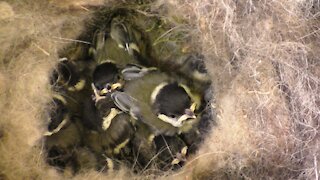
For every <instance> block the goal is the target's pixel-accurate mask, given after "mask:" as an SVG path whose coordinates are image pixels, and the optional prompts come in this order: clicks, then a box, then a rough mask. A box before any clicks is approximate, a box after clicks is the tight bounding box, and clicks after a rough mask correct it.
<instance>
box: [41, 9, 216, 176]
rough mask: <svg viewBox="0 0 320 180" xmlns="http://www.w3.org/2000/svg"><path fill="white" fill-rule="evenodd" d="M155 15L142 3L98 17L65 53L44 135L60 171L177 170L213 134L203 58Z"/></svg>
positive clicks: (184, 35)
mask: <svg viewBox="0 0 320 180" xmlns="http://www.w3.org/2000/svg"><path fill="white" fill-rule="evenodd" d="M163 8H165V7H163ZM160 10H161V9H160ZM149 11H150V12H149ZM158 11H159V10H158ZM142 12H145V13H142ZM157 13H158V12H157V11H151V10H150V7H148V6H145V7H144V6H143V4H140V5H135V6H134V5H132V6H127V7H122V8H103V9H101V10H98V11H97V12H96V13H95V15H94V17H93V19H91V20H90V22H91V24H90V25H88V26H87V27H86V29H85V30H84V32H82V34H81V35H80V36H79V37H78V38H77V39H76V40H75V41H77V43H74V44H71V45H70V46H68V47H66V48H64V49H63V50H62V51H61V52H60V53H59V61H58V63H57V65H56V66H55V68H54V69H53V71H52V73H50V74H49V79H50V89H51V91H50V92H51V93H52V94H53V95H52V96H53V99H52V100H51V102H50V103H49V107H48V108H47V111H49V113H48V115H47V116H45V117H46V118H47V119H48V121H47V122H48V128H47V129H48V131H47V132H45V133H44V135H45V138H44V147H45V150H46V153H47V161H48V163H49V164H50V165H52V166H54V167H55V168H57V169H58V170H59V171H61V172H64V171H66V170H69V171H71V172H70V173H71V174H75V173H78V172H82V171H85V170H88V169H90V168H91V169H93V170H96V171H106V172H107V171H110V170H114V169H119V167H121V166H126V167H127V168H130V169H132V170H133V171H134V172H136V173H139V174H140V173H146V172H148V174H150V173H151V172H152V174H159V173H161V172H162V173H163V172H166V171H168V170H176V169H178V168H179V167H181V166H182V165H183V164H184V163H185V161H186V160H187V158H188V156H189V155H190V154H192V153H195V152H196V151H197V150H198V148H199V145H200V144H201V142H202V141H203V139H204V137H205V135H206V134H208V131H209V130H210V128H211V126H212V125H213V116H212V108H211V105H210V103H211V102H212V90H211V80H210V77H209V74H208V73H207V70H206V67H205V64H204V56H203V55H202V54H201V53H200V52H198V51H196V49H190V48H191V47H190V44H191V35H190V34H188V32H187V31H185V30H184V29H185V28H183V27H179V25H174V24H173V22H172V20H168V19H166V18H161V17H160V15H159V14H157ZM177 21H183V20H182V19H181V20H180V19H179V18H178V17H177V19H176V20H175V21H174V22H176V23H179V22H177ZM180 23H181V22H180ZM181 26H182V25H181ZM149 109H150V110H149ZM151 169H152V170H151Z"/></svg>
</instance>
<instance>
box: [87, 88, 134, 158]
mask: <svg viewBox="0 0 320 180" xmlns="http://www.w3.org/2000/svg"><path fill="white" fill-rule="evenodd" d="M92 88H93V91H94V96H95V98H94V99H95V101H92V100H91V99H88V100H87V101H86V103H85V104H84V109H83V111H84V114H83V124H84V126H85V127H86V128H87V130H86V131H85V136H84V138H85V140H84V142H85V144H86V145H87V146H88V147H89V148H90V149H92V150H93V151H94V152H95V153H96V154H97V155H98V156H101V155H102V154H106V155H107V156H108V157H112V156H117V155H119V154H120V153H121V151H122V149H123V148H124V147H125V146H126V145H127V144H128V143H129V141H130V139H131V138H132V136H133V133H134V127H133V125H132V123H131V117H130V116H129V115H128V114H126V113H123V112H122V111H121V110H119V109H118V108H117V107H116V106H115V104H114V102H113V100H112V99H111V93H108V94H106V95H105V96H100V95H99V94H98V91H97V89H96V88H95V86H94V85H92Z"/></svg>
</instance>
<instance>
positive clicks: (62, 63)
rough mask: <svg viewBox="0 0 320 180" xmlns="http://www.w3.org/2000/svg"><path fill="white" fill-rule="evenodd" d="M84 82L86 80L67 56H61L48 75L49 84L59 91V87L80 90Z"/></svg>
mask: <svg viewBox="0 0 320 180" xmlns="http://www.w3.org/2000/svg"><path fill="white" fill-rule="evenodd" d="M85 84H86V80H85V78H84V77H82V76H81V75H80V72H79V70H78V67H77V65H76V64H75V62H72V61H69V60H68V59H67V58H61V59H60V60H59V63H58V64H57V66H56V68H55V69H54V70H53V72H52V74H51V75H50V85H52V86H53V89H54V90H56V91H59V90H60V89H61V88H65V89H67V90H68V91H72V92H74V91H80V90H82V89H83V88H84V86H85Z"/></svg>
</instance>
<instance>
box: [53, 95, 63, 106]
mask: <svg viewBox="0 0 320 180" xmlns="http://www.w3.org/2000/svg"><path fill="white" fill-rule="evenodd" d="M52 97H53V98H56V99H58V100H60V101H61V102H62V104H64V105H66V104H67V101H66V99H65V98H64V97H63V96H61V95H60V94H53V95H52Z"/></svg>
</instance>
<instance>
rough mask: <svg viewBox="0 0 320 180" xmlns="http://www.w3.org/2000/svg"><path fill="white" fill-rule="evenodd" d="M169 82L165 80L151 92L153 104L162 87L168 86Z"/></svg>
mask: <svg viewBox="0 0 320 180" xmlns="http://www.w3.org/2000/svg"><path fill="white" fill-rule="evenodd" d="M167 84H168V83H166V82H164V83H160V84H159V85H158V86H157V87H156V88H154V90H153V91H152V93H151V104H153V103H154V102H155V101H156V98H157V95H158V94H159V92H160V91H161V89H162V88H163V87H164V86H166V85H167Z"/></svg>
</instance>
